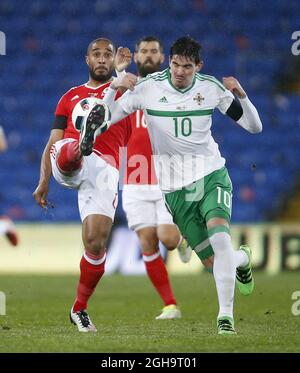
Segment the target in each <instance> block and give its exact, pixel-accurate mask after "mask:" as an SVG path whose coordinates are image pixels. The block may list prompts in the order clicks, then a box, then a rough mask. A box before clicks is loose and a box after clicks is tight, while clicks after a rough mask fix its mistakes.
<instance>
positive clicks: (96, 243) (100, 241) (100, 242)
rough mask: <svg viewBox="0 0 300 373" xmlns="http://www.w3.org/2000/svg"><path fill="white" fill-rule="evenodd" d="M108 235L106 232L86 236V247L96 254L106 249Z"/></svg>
mask: <svg viewBox="0 0 300 373" xmlns="http://www.w3.org/2000/svg"><path fill="white" fill-rule="evenodd" d="M106 240H107V237H106V235H105V234H98V235H94V234H89V235H87V237H85V240H84V241H85V249H86V250H87V251H88V252H90V253H91V254H94V255H99V254H101V253H102V252H104V251H105V247H106Z"/></svg>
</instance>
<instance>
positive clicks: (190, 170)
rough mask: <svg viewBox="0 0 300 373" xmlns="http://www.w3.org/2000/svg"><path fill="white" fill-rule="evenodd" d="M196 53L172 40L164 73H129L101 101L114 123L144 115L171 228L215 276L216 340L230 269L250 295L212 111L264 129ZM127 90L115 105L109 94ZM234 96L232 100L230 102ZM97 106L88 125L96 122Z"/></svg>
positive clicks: (229, 82) (228, 310)
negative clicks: (205, 258)
mask: <svg viewBox="0 0 300 373" xmlns="http://www.w3.org/2000/svg"><path fill="white" fill-rule="evenodd" d="M200 52H201V47H200V45H199V44H198V43H197V42H196V41H195V40H193V39H192V38H190V37H183V38H180V39H178V40H177V41H176V42H175V43H174V44H173V45H172V47H171V49H170V57H169V63H170V68H169V69H166V70H165V71H163V72H161V73H155V74H152V75H150V76H149V77H147V78H145V79H143V80H141V81H140V82H138V83H137V84H136V78H135V77H134V76H133V75H132V74H128V75H127V76H126V77H124V78H123V79H122V80H119V81H118V80H116V81H115V82H114V83H113V85H112V86H111V88H110V89H109V90H108V92H107V95H106V97H105V101H106V102H107V103H108V104H109V107H110V110H111V112H112V118H111V121H112V123H114V122H115V121H116V120H119V119H121V118H123V117H125V116H126V115H128V114H130V113H132V112H133V111H135V110H136V109H143V110H145V115H146V121H147V124H148V130H149V134H150V139H151V143H152V149H153V152H154V154H155V155H156V158H155V161H156V164H155V166H156V171H158V177H159V183H160V187H161V189H162V190H163V192H164V196H165V200H166V203H167V204H168V206H169V208H170V210H171V212H172V215H173V218H174V222H175V223H176V224H177V225H178V227H179V229H180V231H181V232H182V234H184V235H185V236H186V237H187V239H188V242H189V244H190V245H191V246H192V248H193V249H194V250H195V251H196V252H205V251H206V250H207V248H209V246H211V247H212V249H213V252H214V255H215V256H214V264H213V274H214V278H215V282H216V287H217V294H218V300H219V314H218V318H217V325H218V333H219V334H235V333H236V332H235V329H234V321H233V298H234V284H235V273H236V267H240V268H241V270H242V271H243V279H242V278H241V280H242V281H244V280H245V281H244V285H245V286H246V287H248V288H249V289H250V290H249V291H252V290H251V289H253V279H252V273H251V268H250V259H251V256H250V252H249V251H247V250H239V251H238V254H239V255H236V254H237V253H236V252H235V251H234V250H233V248H232V244H231V238H230V228H229V223H230V218H231V199H232V184H231V180H230V178H229V176H228V172H227V169H226V168H225V166H224V165H225V159H224V158H222V157H221V155H220V152H219V149H218V145H217V144H216V142H215V141H214V139H213V138H212V136H211V131H210V128H211V125H212V119H211V114H212V112H213V109H214V108H215V107H217V108H218V109H219V110H220V111H221V112H222V113H223V114H227V115H228V116H229V117H231V118H232V119H234V120H235V121H236V122H237V123H238V124H239V125H240V126H242V127H243V128H245V129H246V130H247V131H249V132H250V133H258V132H260V131H261V130H262V124H261V121H260V118H259V116H258V113H257V110H256V109H255V107H254V106H253V104H252V103H251V102H250V100H249V99H248V97H247V95H246V93H245V91H244V90H243V88H242V87H241V85H240V84H239V82H238V81H237V80H236V79H235V78H233V77H229V78H224V79H223V82H224V84H225V87H226V88H225V87H224V86H223V85H222V84H221V83H220V82H219V81H218V80H217V79H215V78H214V77H212V76H208V75H203V74H199V73H198V72H199V71H200V70H201V68H202V66H203V62H202V60H201V55H200ZM119 86H122V87H126V88H128V89H129V90H131V92H130V91H128V92H126V93H125V94H124V95H123V96H122V98H121V99H119V100H118V101H116V102H114V100H113V97H114V89H116V88H118V87H119ZM232 92H234V93H235V94H236V96H237V97H238V100H236V99H235V97H234V96H233V94H232ZM100 106H101V105H99V107H97V106H96V107H95V108H94V109H93V110H92V111H91V114H90V116H89V117H90V119H91V120H94V121H95V122H97V119H96V118H97V112H98V110H103V109H102V108H101V107H100Z"/></svg>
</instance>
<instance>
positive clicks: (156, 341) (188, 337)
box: [0, 273, 300, 353]
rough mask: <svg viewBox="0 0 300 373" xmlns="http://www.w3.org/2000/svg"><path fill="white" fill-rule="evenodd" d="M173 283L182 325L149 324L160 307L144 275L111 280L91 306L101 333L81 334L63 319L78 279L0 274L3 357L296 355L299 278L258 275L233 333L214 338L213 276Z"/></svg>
mask: <svg viewBox="0 0 300 373" xmlns="http://www.w3.org/2000/svg"><path fill="white" fill-rule="evenodd" d="M171 280H172V284H173V288H174V292H175V294H176V297H177V300H178V303H179V304H180V307H181V310H182V313H183V318H182V319H181V320H155V319H154V318H155V316H157V315H158V314H159V312H160V309H161V306H162V305H161V303H160V299H159V298H158V296H157V294H156V293H155V291H154V289H153V288H152V286H151V284H150V282H149V280H148V278H147V277H144V276H139V277H124V276H121V275H113V276H107V277H104V278H103V280H102V281H101V283H100V285H99V286H98V288H97V291H96V292H95V294H94V296H93V298H92V300H91V301H90V307H89V312H90V315H91V318H92V320H93V322H94V323H95V325H96V326H97V327H98V333H97V334H82V333H79V332H78V331H77V328H76V327H75V326H73V325H71V324H70V323H69V320H68V312H69V309H70V307H71V304H72V302H73V299H74V293H75V288H76V284H77V276H54V275H53V276H39V275H34V276H33V275H27V276H25V275H24V276H23V275H22V276H21V275H9V276H8V275H5V276H4V275H3V276H0V291H2V292H4V293H5V294H6V316H0V352H106V353H109V352H300V339H299V330H300V315H299V316H294V315H293V314H292V312H291V307H292V303H293V302H295V301H293V300H292V299H291V297H292V293H293V292H294V291H298V290H300V282H299V273H282V274H280V275H276V276H267V275H266V274H264V273H256V274H255V280H256V289H255V291H254V293H253V294H252V295H251V296H248V297H243V296H242V295H240V294H239V293H238V290H236V296H235V323H236V329H237V332H238V334H237V335H236V336H218V335H217V333H216V314H217V299H216V290H215V285H214V282H213V278H212V276H211V275H209V274H208V273H207V274H206V273H205V274H201V275H191V276H173V277H171Z"/></svg>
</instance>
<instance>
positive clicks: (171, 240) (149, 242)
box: [100, 36, 191, 319]
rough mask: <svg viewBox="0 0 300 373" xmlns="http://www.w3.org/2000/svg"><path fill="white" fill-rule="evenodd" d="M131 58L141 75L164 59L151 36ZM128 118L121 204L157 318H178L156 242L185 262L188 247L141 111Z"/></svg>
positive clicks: (159, 44)
mask: <svg viewBox="0 0 300 373" xmlns="http://www.w3.org/2000/svg"><path fill="white" fill-rule="evenodd" d="M134 61H135V63H136V65H137V70H138V75H139V77H140V78H144V77H145V76H147V75H148V74H151V73H154V72H156V71H159V70H160V69H161V65H162V63H163V61H164V54H163V47H162V44H161V42H160V40H159V39H157V38H156V37H152V36H149V37H145V38H143V39H141V40H140V41H139V42H138V43H137V44H136V50H135V54H134ZM130 118H131V120H132V134H131V137H130V140H129V142H128V145H127V162H126V165H127V170H126V173H125V178H124V186H123V195H122V200H123V208H124V211H125V213H126V216H127V220H128V226H129V228H130V229H133V230H134V231H135V232H136V233H137V235H138V237H139V241H140V244H141V249H142V254H143V259H144V263H145V266H146V271H147V274H148V276H149V278H150V279H151V281H152V283H153V285H154V287H155V288H156V290H157V292H158V293H159V295H160V297H161V299H162V300H163V303H164V308H163V310H162V313H161V314H160V315H159V316H157V317H156V319H174V318H180V317H181V312H180V310H179V308H178V306H177V304H176V300H175V297H174V294H173V291H172V288H171V284H170V281H169V278H168V273H167V270H166V266H165V263H164V261H163V258H162V257H161V255H160V251H159V247H158V242H159V240H160V241H161V242H162V243H163V244H164V246H165V247H166V248H167V249H168V250H173V249H174V248H176V247H178V248H179V250H180V251H179V253H180V255H181V258H182V260H183V261H185V262H187V261H188V260H189V258H190V255H191V249H190V248H188V247H187V243H186V241H185V240H184V239H183V238H182V236H181V234H180V232H179V230H178V228H177V226H176V225H175V224H174V223H173V219H172V216H171V215H170V213H169V212H168V210H167V209H166V206H165V203H164V200H163V196H162V192H161V191H160V188H159V186H158V182H157V179H156V176H155V170H154V164H153V160H152V148H151V144H150V139H149V135H148V130H147V125H146V123H145V120H144V115H143V112H142V111H141V110H138V111H137V112H135V113H134V114H132V115H131V117H130ZM100 137H101V136H100Z"/></svg>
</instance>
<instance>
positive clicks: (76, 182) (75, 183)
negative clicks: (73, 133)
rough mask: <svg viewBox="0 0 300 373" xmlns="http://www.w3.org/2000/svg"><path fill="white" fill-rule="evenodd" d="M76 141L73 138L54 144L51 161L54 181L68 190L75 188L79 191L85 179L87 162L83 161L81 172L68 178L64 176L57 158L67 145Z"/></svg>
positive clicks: (51, 150)
mask: <svg viewBox="0 0 300 373" xmlns="http://www.w3.org/2000/svg"><path fill="white" fill-rule="evenodd" d="M73 141H76V140H75V139H72V138H66V139H63V140H59V141H57V142H56V143H54V144H53V145H52V147H51V149H50V161H51V168H52V175H53V177H54V179H55V180H56V181H57V182H58V183H59V184H61V185H63V186H65V187H67V188H72V189H73V188H74V189H77V188H78V187H79V186H80V184H81V183H82V181H83V179H84V177H85V160H84V161H83V166H82V167H81V169H80V170H79V172H76V173H75V174H74V175H72V176H66V175H64V174H62V173H61V172H60V171H59V169H58V167H57V164H56V157H57V155H58V153H59V151H60V149H61V148H62V146H64V145H65V144H67V143H69V142H73Z"/></svg>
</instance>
